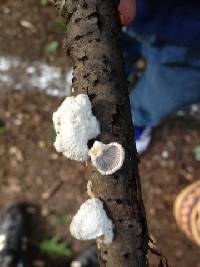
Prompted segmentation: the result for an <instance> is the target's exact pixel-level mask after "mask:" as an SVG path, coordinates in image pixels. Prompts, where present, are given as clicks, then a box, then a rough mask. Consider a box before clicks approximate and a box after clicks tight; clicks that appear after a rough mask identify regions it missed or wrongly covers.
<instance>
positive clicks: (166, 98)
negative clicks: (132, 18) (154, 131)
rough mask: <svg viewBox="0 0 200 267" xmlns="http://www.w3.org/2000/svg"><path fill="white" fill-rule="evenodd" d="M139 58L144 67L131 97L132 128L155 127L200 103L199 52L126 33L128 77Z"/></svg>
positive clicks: (125, 51)
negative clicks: (181, 110) (171, 115)
mask: <svg viewBox="0 0 200 267" xmlns="http://www.w3.org/2000/svg"><path fill="white" fill-rule="evenodd" d="M136 38H137V39H136ZM141 56H143V57H145V59H146V60H147V66H146V69H145V71H144V73H143V75H142V77H141V78H140V79H139V81H138V82H137V84H136V86H135V87H134V89H133V90H132V91H131V93H130V102H131V109H132V117H133V120H134V124H135V125H137V126H150V127H154V126H156V125H158V124H159V123H160V122H161V121H162V120H163V119H164V118H166V117H167V116H168V115H170V114H172V113H173V112H176V111H177V110H179V109H181V108H183V107H186V106H188V105H190V104H193V103H198V102H200V49H192V48H188V47H182V46H175V45H173V44H171V43H166V42H161V41H159V40H157V39H156V38H155V37H153V36H151V37H149V36H140V37H139V39H138V36H137V37H135V34H134V33H133V32H129V33H128V35H127V33H125V34H124V57H125V64H126V71H127V74H130V73H132V72H133V65H134V61H136V59H137V58H139V57H141Z"/></svg>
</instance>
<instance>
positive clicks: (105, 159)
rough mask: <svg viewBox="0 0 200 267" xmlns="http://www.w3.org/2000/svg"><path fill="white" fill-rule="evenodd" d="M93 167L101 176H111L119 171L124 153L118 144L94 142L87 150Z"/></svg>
mask: <svg viewBox="0 0 200 267" xmlns="http://www.w3.org/2000/svg"><path fill="white" fill-rule="evenodd" d="M89 156H90V157H91V161H92V163H93V165H94V166H95V167H96V168H97V170H98V171H99V172H100V173H101V174H102V175H111V174H113V173H115V172H116V171H117V170H119V169H120V168H121V167H122V165H123V163H124V158H125V151H124V148H123V147H122V145H120V144H118V143H115V142H114V143H110V144H107V145H105V144H103V143H101V142H99V141H95V142H94V144H93V146H92V148H91V149H90V150H89Z"/></svg>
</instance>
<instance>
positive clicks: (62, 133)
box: [53, 94, 125, 175]
mask: <svg viewBox="0 0 200 267" xmlns="http://www.w3.org/2000/svg"><path fill="white" fill-rule="evenodd" d="M53 124H54V127H55V130H56V134H57V136H56V140H55V143H54V146H55V148H56V150H57V151H58V152H61V153H63V155H64V156H65V157H67V158H69V159H72V160H77V161H86V160H88V159H89V157H90V158H91V161H92V163H93V165H94V166H95V167H96V168H97V170H98V171H99V172H100V173H101V174H102V175H111V174H113V173H115V172H116V171H117V170H119V169H120V168H121V167H122V165H123V162H124V158H125V152H124V148H123V147H122V145H120V144H118V143H116V142H113V143H110V144H103V143H102V142H99V141H95V142H94V144H93V146H92V148H91V149H90V150H89V149H88V141H89V140H91V139H93V138H96V137H97V136H98V135H99V134H100V126H99V122H98V121H97V119H96V117H95V116H94V115H93V114H92V106H91V103H90V100H89V98H88V96H87V95H85V94H80V95H78V96H76V97H74V96H70V97H67V98H66V99H65V100H64V102H63V103H62V104H61V106H60V107H59V108H58V110H57V111H56V112H54V113H53Z"/></svg>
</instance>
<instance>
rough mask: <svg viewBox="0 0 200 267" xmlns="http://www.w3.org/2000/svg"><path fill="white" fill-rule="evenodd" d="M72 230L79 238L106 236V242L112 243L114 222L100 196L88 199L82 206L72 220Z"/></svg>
mask: <svg viewBox="0 0 200 267" xmlns="http://www.w3.org/2000/svg"><path fill="white" fill-rule="evenodd" d="M70 232H71V234H72V236H73V237H75V238H76V239H78V240H92V239H96V238H98V237H104V239H103V242H104V243H105V244H110V243H112V240H113V224H112V221H111V220H110V219H109V218H108V217H107V214H106V212H105V210H104V208H103V203H102V202H101V201H100V200H99V199H98V198H91V199H88V200H87V201H86V202H84V203H83V204H82V205H81V206H80V209H79V210H78V212H77V214H76V215H75V216H74V218H73V220H72V222H71V225H70Z"/></svg>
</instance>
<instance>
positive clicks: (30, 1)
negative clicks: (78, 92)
mask: <svg viewBox="0 0 200 267" xmlns="http://www.w3.org/2000/svg"><path fill="white" fill-rule="evenodd" d="M0 17H1V20H0V32H1V36H0V55H4V56H9V57H10V56H14V57H16V56H17V57H19V58H20V59H22V60H26V61H29V62H32V61H35V60H40V61H43V62H45V63H47V64H51V65H56V66H59V67H61V68H65V66H66V65H68V63H65V56H64V55H63V54H62V52H61V47H62V45H61V43H62V42H61V40H62V38H63V35H64V31H63V25H62V22H61V21H60V18H59V16H58V15H57V12H56V11H55V10H54V8H52V7H50V6H48V5H47V4H46V2H45V1H40V0H37V1H35V0H26V1H23V2H22V1H12V0H3V1H2V4H1V7H0ZM24 21H26V22H24ZM28 22H29V23H28ZM58 25H59V26H58ZM52 42H58V46H55V43H54V47H53V49H52V47H51V49H47V47H49V44H52ZM0 65H1V64H0ZM0 75H1V73H0ZM22 89H24V90H20V91H19V90H18V91H17V90H13V88H12V87H11V88H7V89H6V90H5V88H4V86H2V85H1V86H0V95H1V97H0V185H1V186H0V196H1V198H0V212H2V211H3V210H4V209H5V208H6V207H8V206H9V205H11V204H14V203H19V202H21V203H22V202H26V203H30V204H32V205H34V206H35V207H36V210H37V212H36V213H35V215H36V216H35V217H37V219H35V218H34V219H33V222H32V228H33V231H32V232H31V238H30V241H29V243H28V247H29V254H28V256H27V257H26V262H27V266H29V267H32V266H34V267H45V266H46V267H64V266H68V265H67V263H66V262H69V261H70V260H71V258H72V257H73V256H74V255H76V254H77V253H78V252H80V250H82V249H84V248H85V247H87V246H88V245H89V243H85V242H84V243H83V242H78V241H76V240H74V239H73V238H72V237H71V235H70V233H69V223H70V220H71V218H72V216H73V214H74V213H75V212H76V211H77V209H78V208H79V206H80V204H81V203H82V202H83V201H84V200H85V199H86V198H87V196H86V193H85V192H86V182H85V178H84V164H82V165H81V164H77V163H75V162H72V161H69V160H66V159H65V158H64V157H63V156H62V155H59V154H57V153H56V151H55V149H54V147H53V131H52V129H53V128H52V113H53V111H55V110H56V109H57V107H58V106H59V104H60V103H61V102H62V99H61V98H56V97H52V96H47V95H46V94H44V93H41V92H37V91H30V90H29V88H22ZM199 132H200V121H198V120H196V119H195V118H193V116H191V115H186V116H182V117H177V116H174V117H172V118H169V119H168V120H167V121H165V122H163V124H162V125H160V127H158V128H157V129H155V131H154V133H153V139H152V145H151V146H150V148H149V150H148V151H147V153H145V154H144V155H143V156H142V157H141V163H140V175H141V184H142V191H143V197H144V203H145V208H146V212H147V219H148V225H149V231H150V233H151V236H152V239H153V240H154V241H155V242H156V244H157V246H158V248H159V249H160V250H161V251H162V252H163V254H164V255H165V256H166V257H167V258H168V260H169V263H170V264H171V265H172V266H173V267H188V266H191V267H200V263H199V258H200V250H199V248H198V247H197V246H196V245H194V244H193V243H192V242H191V241H190V240H188V239H187V238H186V237H185V235H184V234H183V233H181V232H180V230H179V228H178V227H177V225H176V223H175V219H174V216H173V204H174V201H175V198H176V196H177V194H178V193H179V192H180V190H181V189H183V188H184V187H185V186H187V185H189V184H191V183H192V182H194V181H196V180H197V179H199V169H200V168H199V161H197V159H195V153H194V149H195V148H196V147H198V146H199V145H200V139H199ZM52 237H58V238H59V239H60V240H64V241H65V242H66V244H65V245H66V248H65V250H64V251H65V253H66V254H68V255H69V256H68V257H67V260H66V257H63V258H59V259H58V258H52V257H50V256H48V253H49V251H51V248H47V249H46V250H45V251H44V249H42V248H41V242H42V241H43V242H44V240H49V239H50V238H52ZM47 243H48V242H47ZM48 244H50V243H48ZM49 247H50V245H49ZM50 254H51V253H50ZM150 262H151V265H150V266H152V267H153V266H156V259H155V257H152V256H151V255H150ZM116 267H117V266H116Z"/></svg>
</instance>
